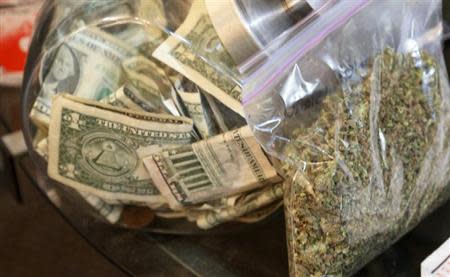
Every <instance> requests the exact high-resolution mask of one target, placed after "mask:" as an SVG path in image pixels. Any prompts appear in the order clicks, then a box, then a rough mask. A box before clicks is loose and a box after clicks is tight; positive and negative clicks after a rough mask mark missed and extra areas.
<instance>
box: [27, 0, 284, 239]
mask: <svg viewBox="0 0 450 277" xmlns="http://www.w3.org/2000/svg"><path fill="white" fill-rule="evenodd" d="M211 2H214V1H211ZM216 11H217V7H211V4H208V3H207V1H204V0H179V1H164V0H114V1H112V0H111V1H109V0H107V1H65V0H64V1H47V2H46V3H45V4H44V7H43V8H42V10H41V12H40V15H39V20H38V24H37V27H36V30H35V33H34V37H33V41H32V45H31V48H30V49H31V51H30V55H29V57H28V61H27V68H26V72H25V77H24V84H23V125H24V126H23V130H24V134H25V137H26V141H27V146H28V148H29V152H30V155H31V157H32V159H33V161H34V162H35V164H36V165H37V168H38V172H39V173H40V175H41V177H43V178H41V179H42V180H43V182H44V185H43V187H45V188H46V189H47V191H49V194H50V193H51V194H52V195H56V196H57V198H58V199H63V200H64V201H66V200H67V201H68V202H70V203H71V205H75V207H78V208H77V209H78V210H80V211H82V213H83V216H86V217H95V219H96V220H100V221H103V222H105V223H108V224H113V225H119V226H123V227H127V228H134V229H146V230H153V231H156V232H165V233H202V232H223V231H225V232H227V231H230V230H234V229H240V228H247V226H254V225H255V223H259V224H264V222H267V221H269V220H270V219H271V218H273V217H276V216H282V208H281V206H282V196H283V178H282V177H281V176H280V175H279V174H278V173H277V170H276V169H275V166H274V163H276V161H275V160H273V159H272V158H270V157H269V156H268V155H267V154H266V153H265V152H264V151H263V149H262V148H261V147H260V145H259V144H258V143H257V141H256V139H255V138H254V137H253V135H252V132H251V131H250V129H249V128H248V126H247V123H246V120H245V118H244V112H243V108H242V104H241V88H242V76H241V73H240V71H239V68H238V63H241V62H242V61H238V59H236V52H235V51H234V52H233V53H234V56H232V55H231V54H230V51H228V50H227V49H229V48H227V47H226V46H225V45H224V43H223V37H222V36H223V33H224V32H223V28H222V29H221V27H223V26H225V23H224V22H222V23H221V22H220V20H219V21H217V20H213V19H212V15H214V14H215V12H216ZM221 24H222V25H221ZM219 29H220V30H219ZM218 30H219V31H218ZM277 32H279V31H277ZM275 35H276V34H275ZM227 43H229V39H228V40H227ZM238 56H239V55H238ZM64 201H63V202H64ZM63 204H64V203H63Z"/></svg>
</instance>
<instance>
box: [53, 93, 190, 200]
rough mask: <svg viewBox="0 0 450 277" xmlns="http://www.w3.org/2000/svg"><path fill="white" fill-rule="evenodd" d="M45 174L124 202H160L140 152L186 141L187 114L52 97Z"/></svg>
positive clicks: (81, 189) (187, 139) (67, 96)
mask: <svg viewBox="0 0 450 277" xmlns="http://www.w3.org/2000/svg"><path fill="white" fill-rule="evenodd" d="M53 103H54V105H53V109H52V121H51V124H50V130H49V131H50V132H49V155H48V158H49V164H48V174H49V176H50V177H51V178H52V179H54V180H56V181H59V182H60V183H62V184H65V185H67V186H70V187H72V188H74V189H76V190H79V191H83V192H88V193H91V194H93V195H96V196H98V197H100V198H103V199H105V200H110V201H118V202H122V203H129V202H139V203H146V204H147V205H149V206H152V205H154V206H156V205H159V204H161V203H164V202H165V200H164V198H163V197H162V196H161V195H160V193H159V191H158V189H157V188H156V187H155V186H154V184H153V183H152V181H151V178H150V176H149V174H148V173H147V171H146V169H145V167H144V165H143V163H142V158H143V157H146V156H149V155H151V154H154V153H157V152H158V151H160V150H161V149H162V145H166V146H168V145H180V144H190V143H191V142H192V140H193V137H192V132H193V123H192V121H191V120H190V119H188V118H183V117H172V116H165V115H160V114H151V113H140V112H133V111H130V110H124V109H118V108H114V107H112V106H106V105H102V104H99V103H96V102H92V101H87V100H82V99H80V98H75V97H73V96H69V95H60V96H57V97H55V99H54V102H53Z"/></svg>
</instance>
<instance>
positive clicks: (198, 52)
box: [153, 0, 244, 116]
mask: <svg viewBox="0 0 450 277" xmlns="http://www.w3.org/2000/svg"><path fill="white" fill-rule="evenodd" d="M180 37H182V38H184V39H183V40H181V39H179V38H180ZM153 56H154V57H155V58H156V59H158V60H160V61H161V62H163V63H165V64H166V65H168V66H169V67H171V68H173V69H175V70H176V71H178V72H179V73H181V74H183V75H184V76H186V77H187V78H188V79H190V80H191V81H192V82H194V83H196V84H197V85H198V86H199V87H201V88H202V89H203V90H205V91H206V92H208V93H209V94H211V95H212V96H214V97H215V98H217V99H218V100H219V101H221V102H222V103H224V104H225V105H226V106H228V107H230V108H231V109H232V110H234V111H235V112H237V113H238V114H240V115H242V116H244V112H243V108H242V104H241V97H242V96H241V86H240V83H239V81H238V76H239V74H238V73H237V70H236V65H235V64H234V62H233V59H232V58H231V56H230V55H229V53H228V52H227V51H226V49H225V48H224V46H223V45H222V43H221V41H220V39H219V37H218V35H217V33H216V31H215V29H214V26H213V24H212V22H211V20H210V18H209V15H208V11H207V9H206V7H205V3H204V0H196V1H194V2H193V3H192V6H191V9H190V11H189V14H188V16H187V18H186V20H185V21H184V23H183V24H182V25H181V26H180V27H179V28H178V29H177V31H176V35H173V36H170V37H169V38H168V39H167V40H166V41H165V42H164V43H163V44H162V45H161V46H159V47H158V48H157V49H156V50H155V52H154V53H153Z"/></svg>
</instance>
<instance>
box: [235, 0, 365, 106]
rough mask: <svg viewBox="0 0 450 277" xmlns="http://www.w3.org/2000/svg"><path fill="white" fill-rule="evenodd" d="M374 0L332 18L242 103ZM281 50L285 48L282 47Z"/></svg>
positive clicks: (357, 5)
mask: <svg viewBox="0 0 450 277" xmlns="http://www.w3.org/2000/svg"><path fill="white" fill-rule="evenodd" d="M370 2H372V0H361V1H359V3H358V4H355V6H354V7H352V8H351V9H349V11H348V12H347V13H344V14H342V15H341V16H339V17H337V18H336V19H335V20H332V21H331V22H329V24H328V26H326V27H325V28H324V30H323V31H322V32H320V33H319V34H317V35H316V36H314V37H313V38H312V39H311V40H310V41H309V42H308V43H306V44H305V45H304V46H303V47H301V48H300V49H298V50H297V51H296V52H295V53H294V55H292V56H291V58H289V59H288V60H287V61H286V62H285V63H284V64H283V65H282V66H280V67H278V69H277V70H276V71H275V72H274V73H273V74H272V75H270V77H269V78H268V79H267V81H265V82H264V83H263V84H262V85H261V86H258V87H257V88H256V89H254V90H253V91H250V92H249V93H246V94H245V95H244V96H243V99H242V104H243V105H244V106H246V105H247V104H248V103H249V102H250V101H251V100H252V99H253V98H255V97H257V96H258V95H259V94H261V92H263V91H264V90H266V89H267V87H269V86H271V85H272V84H273V82H275V81H276V80H277V79H278V78H279V77H280V75H281V74H283V72H284V71H285V70H286V68H288V67H289V66H291V65H292V64H294V63H295V62H297V61H298V60H299V59H300V58H302V57H303V56H304V55H305V54H306V53H307V52H308V51H309V50H311V49H312V48H314V47H315V46H317V45H318V44H319V43H321V42H322V41H323V40H324V39H325V38H326V37H327V36H328V35H330V34H331V33H333V32H334V31H336V30H337V29H338V28H340V27H341V26H342V25H344V24H345V23H346V22H347V21H348V20H349V19H350V18H352V17H353V16H354V15H355V14H357V13H358V12H359V11H361V10H362V9H363V8H365V7H366V6H367V5H368V4H369V3H370ZM299 35H304V33H300V34H299ZM297 37H298V35H297V36H296V37H294V38H292V39H291V40H290V41H294V40H295V39H296V38H297ZM280 50H283V48H281V49H280ZM258 73H259V72H258V71H256V72H254V73H253V74H252V75H251V76H250V77H249V78H247V79H246V80H245V82H244V83H247V82H248V80H251V79H253V78H255V76H257V75H259V74H258Z"/></svg>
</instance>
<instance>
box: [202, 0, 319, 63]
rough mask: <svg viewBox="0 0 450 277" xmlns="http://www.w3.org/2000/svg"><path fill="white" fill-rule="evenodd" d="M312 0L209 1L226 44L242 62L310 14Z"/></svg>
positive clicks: (234, 56) (235, 57) (212, 17)
mask: <svg viewBox="0 0 450 277" xmlns="http://www.w3.org/2000/svg"><path fill="white" fill-rule="evenodd" d="M309 1H311V0H309ZM309 1H307V0H257V1H255V0H221V1H205V3H206V6H207V9H208V12H209V15H210V18H211V21H212V22H213V25H214V27H215V29H216V31H217V33H218V35H219V37H220V39H221V40H222V42H223V44H224V46H225V47H226V49H227V50H228V52H229V53H230V55H231V56H232V57H233V59H234V60H235V62H236V63H237V64H241V63H242V62H244V61H245V60H247V59H248V58H250V57H251V56H252V55H253V54H255V53H257V52H258V51H259V50H261V49H263V48H264V46H266V45H267V44H269V43H270V42H271V41H273V40H274V39H275V38H276V37H278V36H279V35H281V34H282V33H283V32H284V31H286V30H288V29H289V28H290V27H292V26H294V25H295V24H296V23H297V22H299V21H301V20H302V19H303V18H305V17H306V16H307V15H309V14H310V13H311V12H312V11H313V8H312V7H311V6H310V5H309ZM316 2H317V0H316Z"/></svg>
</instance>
